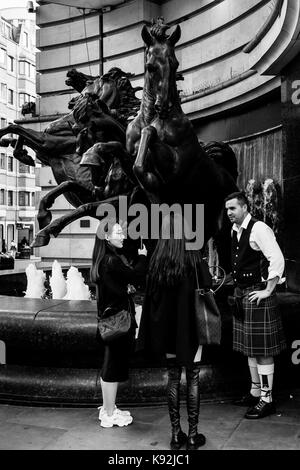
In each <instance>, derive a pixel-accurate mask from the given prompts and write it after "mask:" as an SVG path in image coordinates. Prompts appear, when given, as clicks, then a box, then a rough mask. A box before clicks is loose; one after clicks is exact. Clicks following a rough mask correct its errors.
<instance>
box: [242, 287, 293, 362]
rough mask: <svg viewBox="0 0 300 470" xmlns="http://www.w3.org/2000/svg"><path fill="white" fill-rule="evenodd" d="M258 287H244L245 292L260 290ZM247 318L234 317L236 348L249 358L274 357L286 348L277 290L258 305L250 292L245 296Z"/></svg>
mask: <svg viewBox="0 0 300 470" xmlns="http://www.w3.org/2000/svg"><path fill="white" fill-rule="evenodd" d="M260 289H261V287H259V288H257V286H251V287H247V288H245V289H242V294H243V295H244V294H249V293H250V292H252V291H253V290H260ZM242 303H243V311H244V317H245V318H244V321H240V320H237V319H236V318H234V317H233V350H234V351H239V352H241V353H242V354H244V355H246V356H248V357H255V356H263V357H273V356H277V355H278V354H280V352H281V351H283V350H284V349H286V342H285V336H284V332H283V328H282V322H281V316H280V312H279V309H278V304H277V297H276V293H275V292H273V293H272V294H271V296H270V297H267V298H266V299H262V300H261V301H260V304H259V305H258V306H257V304H256V302H253V303H251V302H250V301H249V300H248V295H246V296H245V297H243V299H242Z"/></svg>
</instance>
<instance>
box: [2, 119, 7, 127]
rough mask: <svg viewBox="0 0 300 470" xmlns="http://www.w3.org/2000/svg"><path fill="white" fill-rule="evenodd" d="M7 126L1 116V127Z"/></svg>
mask: <svg viewBox="0 0 300 470" xmlns="http://www.w3.org/2000/svg"><path fill="white" fill-rule="evenodd" d="M6 126H7V120H6V119H5V118H1V129H3V127H6Z"/></svg>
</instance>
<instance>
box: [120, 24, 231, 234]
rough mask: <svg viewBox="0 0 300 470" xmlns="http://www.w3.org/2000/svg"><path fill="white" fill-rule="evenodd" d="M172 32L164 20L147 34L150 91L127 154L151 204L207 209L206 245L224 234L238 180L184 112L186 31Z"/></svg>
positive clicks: (130, 136) (133, 128)
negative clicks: (181, 73)
mask: <svg viewBox="0 0 300 470" xmlns="http://www.w3.org/2000/svg"><path fill="white" fill-rule="evenodd" d="M168 28H169V27H168V26H167V25H166V24H164V23H163V20H162V19H159V20H158V21H157V22H156V23H155V24H153V25H152V27H151V29H150V30H149V29H148V28H147V27H146V26H144V27H143V29H142V37H143V40H144V42H145V43H146V45H147V51H146V65H145V85H144V91H143V97H142V102H141V107H140V111H139V114H138V115H137V117H136V118H135V119H134V120H133V121H132V122H131V123H130V124H129V125H128V128H127V132H126V144H127V151H128V152H129V153H130V154H132V155H136V160H135V163H134V167H133V171H134V173H135V175H136V178H137V179H138V181H139V184H140V185H141V187H142V188H143V189H144V190H145V191H146V193H147V194H148V195H149V197H150V199H151V200H152V201H155V202H166V203H169V204H171V203H175V202H176V203H182V204H183V203H194V204H195V203H203V204H204V206H205V241H207V240H208V239H209V238H210V237H211V236H213V235H214V234H215V233H216V232H217V231H218V229H219V228H220V219H221V218H222V215H223V206H224V202H223V201H224V198H225V197H226V195H228V194H229V193H230V192H233V191H235V190H236V189H237V187H236V185H235V180H234V176H236V175H233V174H230V172H229V171H228V170H227V169H226V162H224V164H223V165H222V164H221V165H220V164H217V163H216V162H215V161H214V160H213V159H212V158H210V156H209V155H208V154H207V153H206V151H205V148H204V147H202V146H201V145H200V143H199V141H198V138H197V135H196V133H195V131H194V129H193V126H192V124H191V122H190V121H189V119H188V118H187V116H186V115H185V114H184V112H183V111H182V108H181V104H180V99H179V94H178V91H177V86H176V78H177V68H178V65H179V64H178V61H177V59H176V56H175V53H174V46H175V44H176V43H177V42H178V40H179V39H180V34H181V30H180V26H179V25H177V26H176V28H175V30H174V31H173V33H172V34H171V35H169V36H167V35H166V30H167V29H168ZM222 145H223V146H224V144H221V143H220V147H219V150H220V152H221V153H222ZM232 154H233V152H232ZM224 158H225V155H224ZM233 158H235V157H234V154H233Z"/></svg>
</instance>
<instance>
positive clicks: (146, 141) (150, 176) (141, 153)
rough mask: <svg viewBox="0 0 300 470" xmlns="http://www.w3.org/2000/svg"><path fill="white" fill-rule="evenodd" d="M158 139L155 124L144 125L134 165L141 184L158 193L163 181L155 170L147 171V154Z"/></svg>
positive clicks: (134, 170)
mask: <svg viewBox="0 0 300 470" xmlns="http://www.w3.org/2000/svg"><path fill="white" fill-rule="evenodd" d="M155 140H157V132H156V129H155V128H154V127H153V126H147V127H144V129H142V131H141V140H140V145H139V150H138V154H137V157H136V160H135V162H134V165H133V172H134V174H135V176H136V178H137V180H138V182H139V184H140V186H141V187H142V188H143V189H145V191H149V192H150V193H154V194H155V193H157V190H158V189H159V187H160V184H161V181H160V180H159V178H158V177H157V175H155V174H154V173H153V172H150V171H147V170H146V166H147V156H148V155H149V149H150V146H151V144H152V142H153V141H155Z"/></svg>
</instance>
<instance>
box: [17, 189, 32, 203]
mask: <svg viewBox="0 0 300 470" xmlns="http://www.w3.org/2000/svg"><path fill="white" fill-rule="evenodd" d="M29 196H30V193H29V192H27V191H20V192H19V206H29V205H30V201H29Z"/></svg>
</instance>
